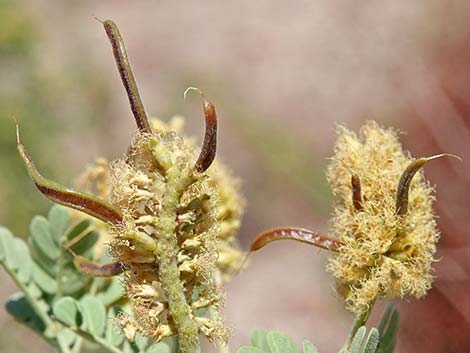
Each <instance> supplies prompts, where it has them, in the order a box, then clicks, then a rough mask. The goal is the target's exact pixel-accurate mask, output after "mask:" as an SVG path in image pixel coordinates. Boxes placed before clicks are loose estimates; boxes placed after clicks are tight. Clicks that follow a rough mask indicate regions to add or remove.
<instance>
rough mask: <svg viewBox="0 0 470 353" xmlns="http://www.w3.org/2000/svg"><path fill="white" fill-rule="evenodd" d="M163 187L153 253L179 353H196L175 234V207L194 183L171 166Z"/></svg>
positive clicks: (196, 336) (197, 346)
mask: <svg viewBox="0 0 470 353" xmlns="http://www.w3.org/2000/svg"><path fill="white" fill-rule="evenodd" d="M166 177H167V189H166V193H165V194H164V196H163V200H162V208H161V210H162V211H161V213H160V215H159V219H158V224H157V228H158V231H159V239H158V240H159V241H158V246H157V249H156V250H155V255H156V256H157V259H158V260H159V269H158V271H159V275H160V281H161V285H162V288H163V289H164V290H165V293H166V296H167V298H168V305H169V309H170V312H171V315H172V317H173V320H174V321H175V325H176V327H177V330H178V342H179V346H180V349H181V351H182V352H183V353H199V352H200V344H199V328H198V326H197V324H196V322H195V321H194V320H193V314H192V310H191V307H190V306H189V305H188V302H187V301H186V297H185V288H184V285H183V283H182V281H181V278H180V271H179V269H178V263H177V254H178V250H179V247H178V239H177V236H176V232H175V228H176V221H175V219H176V209H177V207H178V204H179V200H180V197H181V195H182V193H183V191H184V190H185V189H186V188H187V187H188V186H189V185H191V184H192V183H193V182H194V179H193V178H192V176H190V175H186V176H181V171H180V170H178V168H177V166H176V165H174V166H173V167H171V168H170V169H169V170H168V171H167V176H166Z"/></svg>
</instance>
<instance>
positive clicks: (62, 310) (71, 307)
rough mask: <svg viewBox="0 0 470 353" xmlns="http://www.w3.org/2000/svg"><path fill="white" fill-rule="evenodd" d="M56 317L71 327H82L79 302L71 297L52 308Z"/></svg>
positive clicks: (60, 300)
mask: <svg viewBox="0 0 470 353" xmlns="http://www.w3.org/2000/svg"><path fill="white" fill-rule="evenodd" d="M52 312H53V313H54V316H55V317H56V318H57V319H58V320H59V321H61V322H62V323H64V324H66V325H67V326H69V327H72V328H76V327H79V326H80V323H81V322H80V321H81V315H80V313H79V311H78V307H77V302H76V301H75V299H73V298H71V297H62V298H60V299H59V300H58V301H57V302H55V304H54V306H53V307H52Z"/></svg>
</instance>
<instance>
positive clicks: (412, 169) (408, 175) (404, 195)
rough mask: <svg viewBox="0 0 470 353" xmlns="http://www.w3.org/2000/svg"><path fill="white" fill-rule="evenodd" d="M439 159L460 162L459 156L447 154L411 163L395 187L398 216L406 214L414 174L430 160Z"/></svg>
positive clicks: (419, 159)
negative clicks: (453, 159) (451, 159)
mask: <svg viewBox="0 0 470 353" xmlns="http://www.w3.org/2000/svg"><path fill="white" fill-rule="evenodd" d="M440 157H453V158H457V159H458V160H460V161H461V160H462V158H460V157H459V156H456V155H454V154H449V153H442V154H437V155H435V156H431V157H423V158H418V159H416V160H414V161H413V162H411V163H410V164H409V165H408V167H406V169H405V171H404V172H403V174H402V175H401V177H400V180H399V182H398V187H397V197H396V207H395V212H396V214H397V215H398V216H403V215H405V214H406V213H407V212H408V193H409V190H410V185H411V180H412V179H413V177H414V176H415V174H416V173H417V172H418V171H419V170H420V169H421V168H422V167H423V166H424V165H425V164H426V163H427V162H428V161H430V160H433V159H437V158H440Z"/></svg>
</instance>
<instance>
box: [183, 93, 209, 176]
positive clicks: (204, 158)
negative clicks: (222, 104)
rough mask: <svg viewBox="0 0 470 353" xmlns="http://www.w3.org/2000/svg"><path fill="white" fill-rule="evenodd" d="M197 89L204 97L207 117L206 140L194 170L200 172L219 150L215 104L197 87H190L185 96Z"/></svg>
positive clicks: (204, 169) (205, 168)
mask: <svg viewBox="0 0 470 353" xmlns="http://www.w3.org/2000/svg"><path fill="white" fill-rule="evenodd" d="M191 90H194V91H197V92H198V93H199V94H200V95H201V97H202V98H203V110H204V117H205V125H206V126H205V132H204V141H203V143H202V147H201V152H200V153H199V157H198V159H197V161H196V164H195V165H194V170H195V171H196V172H198V173H203V172H205V171H206V170H207V168H209V167H210V166H211V164H212V162H213V161H214V159H215V155H216V151H217V113H216V112H215V107H214V105H213V104H212V103H211V102H209V101H208V100H207V99H206V97H205V96H204V94H203V93H202V91H201V90H200V89H198V88H195V87H189V88H187V89H186V91H185V92H184V98H186V95H187V93H188V92H189V91H191Z"/></svg>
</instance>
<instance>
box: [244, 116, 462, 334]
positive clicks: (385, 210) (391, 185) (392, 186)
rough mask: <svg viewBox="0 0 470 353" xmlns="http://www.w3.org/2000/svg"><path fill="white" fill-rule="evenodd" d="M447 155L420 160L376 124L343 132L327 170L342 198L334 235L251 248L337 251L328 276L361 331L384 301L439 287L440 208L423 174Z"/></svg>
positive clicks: (307, 235) (265, 237)
mask: <svg viewBox="0 0 470 353" xmlns="http://www.w3.org/2000/svg"><path fill="white" fill-rule="evenodd" d="M443 156H451V157H456V156H454V155H448V154H440V155H436V156H432V157H428V158H419V159H417V160H412V159H411V158H410V157H409V156H408V154H406V153H405V152H403V150H402V147H401V145H400V143H399V142H398V138H397V134H396V132H394V131H393V130H390V129H384V128H382V127H380V126H379V125H378V124H377V123H375V122H368V123H366V125H365V126H364V127H362V129H361V133H360V135H359V136H357V135H356V134H355V133H353V132H352V131H349V130H348V129H346V128H345V127H339V128H338V140H337V143H336V145H335V155H334V156H333V158H331V160H332V162H331V163H330V165H329V167H328V171H327V179H328V181H329V183H330V185H331V188H332V190H333V193H334V194H336V195H337V196H338V197H339V199H340V202H339V203H338V204H336V205H335V208H334V217H333V219H332V220H331V225H332V226H331V230H330V235H331V237H326V236H323V235H320V234H317V233H315V232H312V231H309V230H304V229H298V228H278V229H274V230H271V231H267V232H264V233H262V234H261V235H260V236H258V238H257V239H256V240H255V241H254V242H253V243H252V247H251V250H252V251H255V250H258V249H260V248H261V247H264V246H265V245H267V244H268V243H270V242H272V241H275V240H280V239H288V240H295V241H301V242H304V243H307V244H310V245H314V246H317V247H322V248H324V249H327V250H330V251H331V256H330V258H329V262H328V265H327V270H328V271H330V272H331V273H332V274H333V276H334V277H335V278H336V279H337V281H338V287H339V288H340V289H341V292H342V294H343V295H344V297H345V300H346V304H347V306H348V308H349V309H350V310H351V311H353V312H354V313H355V314H356V315H357V322H356V323H357V324H358V325H359V326H360V325H362V324H364V322H365V320H367V317H368V315H369V312H370V310H371V308H372V306H373V304H374V303H375V301H376V299H377V298H380V297H382V298H387V299H393V298H396V297H403V296H407V295H410V296H415V297H417V298H420V297H422V296H423V295H425V294H426V292H427V290H428V289H429V288H430V287H431V282H432V275H431V273H430V272H431V265H432V263H433V261H434V258H433V256H434V253H435V251H436V243H437V240H438V239H439V232H438V230H437V227H436V222H435V220H434V214H433V210H432V203H433V201H434V197H433V195H432V194H433V189H432V187H431V186H430V185H429V183H428V182H427V181H426V180H425V179H424V177H423V175H420V174H417V172H418V171H419V169H420V168H421V167H422V166H423V165H424V164H425V163H426V162H428V161H430V160H432V159H435V158H439V157H443ZM456 158H458V157H456ZM356 326H357V325H356ZM359 326H357V328H358V327H359ZM357 328H356V329H357ZM353 331H354V330H353Z"/></svg>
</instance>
